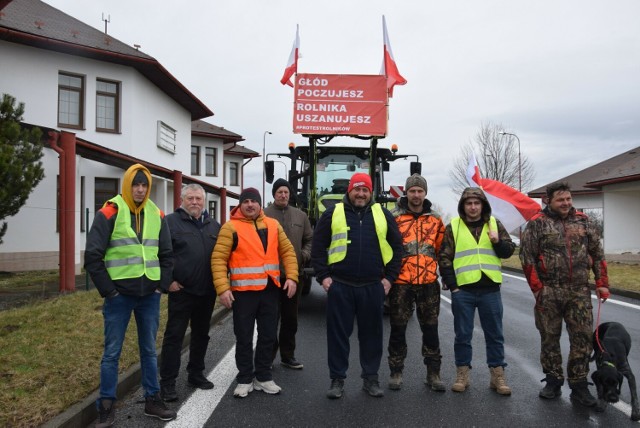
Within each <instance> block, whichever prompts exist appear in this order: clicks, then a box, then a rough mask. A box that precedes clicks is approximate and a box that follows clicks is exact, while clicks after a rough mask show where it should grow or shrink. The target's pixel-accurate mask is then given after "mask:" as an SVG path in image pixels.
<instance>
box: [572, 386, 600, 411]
mask: <svg viewBox="0 0 640 428" xmlns="http://www.w3.org/2000/svg"><path fill="white" fill-rule="evenodd" d="M587 385H588V384H587V381H586V380H583V381H579V382H569V386H570V387H571V395H570V398H571V399H572V400H575V401H577V402H578V403H579V404H581V405H583V406H585V407H593V406H595V405H596V404H597V403H598V400H596V398H595V397H594V396H593V395H591V392H589V387H588V386H587Z"/></svg>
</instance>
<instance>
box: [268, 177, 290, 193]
mask: <svg viewBox="0 0 640 428" xmlns="http://www.w3.org/2000/svg"><path fill="white" fill-rule="evenodd" d="M283 186H286V187H287V189H289V193H291V187H289V182H288V181H287V180H285V179H284V178H278V179H277V180H276V182H275V183H273V188H272V189H271V195H272V196H273V197H275V196H276V192H277V191H278V189H279V188H281V187H283Z"/></svg>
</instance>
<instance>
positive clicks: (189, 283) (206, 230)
mask: <svg viewBox="0 0 640 428" xmlns="http://www.w3.org/2000/svg"><path fill="white" fill-rule="evenodd" d="M166 220H167V224H168V225H169V230H170V232H171V243H172V244H173V257H174V263H173V280H175V281H178V282H179V283H180V285H182V286H183V287H184V288H183V289H182V291H183V292H185V293H189V294H193V295H196V296H211V297H215V295H216V293H215V289H214V288H213V276H212V275H211V253H212V252H213V247H214V246H215V245H216V241H217V240H218V233H219V232H220V224H219V223H218V222H217V221H215V220H214V219H212V218H210V217H209V215H208V214H207V213H206V212H205V213H204V214H203V215H202V217H201V218H200V219H198V220H196V219H194V218H192V217H191V216H190V215H189V213H187V212H186V211H185V210H183V209H182V208H178V209H177V210H176V211H175V212H174V213H171V214H169V215H167V217H166Z"/></svg>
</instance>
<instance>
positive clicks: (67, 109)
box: [58, 73, 84, 129]
mask: <svg viewBox="0 0 640 428" xmlns="http://www.w3.org/2000/svg"><path fill="white" fill-rule="evenodd" d="M83 110H84V77H82V76H76V75H72V74H65V73H59V74H58V126H60V127H65V128H78V129H82V128H83V127H84V114H83Z"/></svg>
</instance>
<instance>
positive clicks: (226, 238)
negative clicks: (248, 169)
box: [211, 206, 298, 296]
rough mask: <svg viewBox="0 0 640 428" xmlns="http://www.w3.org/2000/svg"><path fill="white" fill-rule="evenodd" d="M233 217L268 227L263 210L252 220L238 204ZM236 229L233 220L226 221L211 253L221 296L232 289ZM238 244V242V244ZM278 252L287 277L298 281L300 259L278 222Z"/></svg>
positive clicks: (232, 214)
mask: <svg viewBox="0 0 640 428" xmlns="http://www.w3.org/2000/svg"><path fill="white" fill-rule="evenodd" d="M231 219H232V220H237V221H243V222H249V223H254V224H255V226H256V227H257V228H258V229H266V228H267V226H266V224H265V222H264V212H263V211H261V212H260V215H259V216H258V218H257V219H255V220H251V219H248V218H246V217H245V216H244V215H242V212H241V211H240V206H237V207H236V208H234V209H233V210H232V211H231ZM236 233H237V232H236V229H235V227H233V221H228V222H226V223H225V224H224V225H223V226H222V228H221V229H220V233H219V234H218V241H217V242H216V246H215V247H214V249H213V253H211V272H212V273H213V286H214V287H215V289H216V294H217V295H218V296H219V295H221V294H222V293H224V292H225V291H227V290H230V289H231V283H230V281H229V275H228V272H229V266H228V263H229V258H230V257H231V252H232V251H233V250H234V241H235V242H236V243H237V239H234V235H235V234H236ZM236 245H237V244H236ZM278 254H279V256H280V260H281V262H282V265H283V266H284V270H285V272H286V276H287V279H291V280H293V281H295V282H296V283H297V282H298V260H297V257H296V252H295V250H294V249H293V245H291V242H290V241H289V238H287V235H286V234H285V233H284V230H283V229H282V226H281V225H280V223H278Z"/></svg>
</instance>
